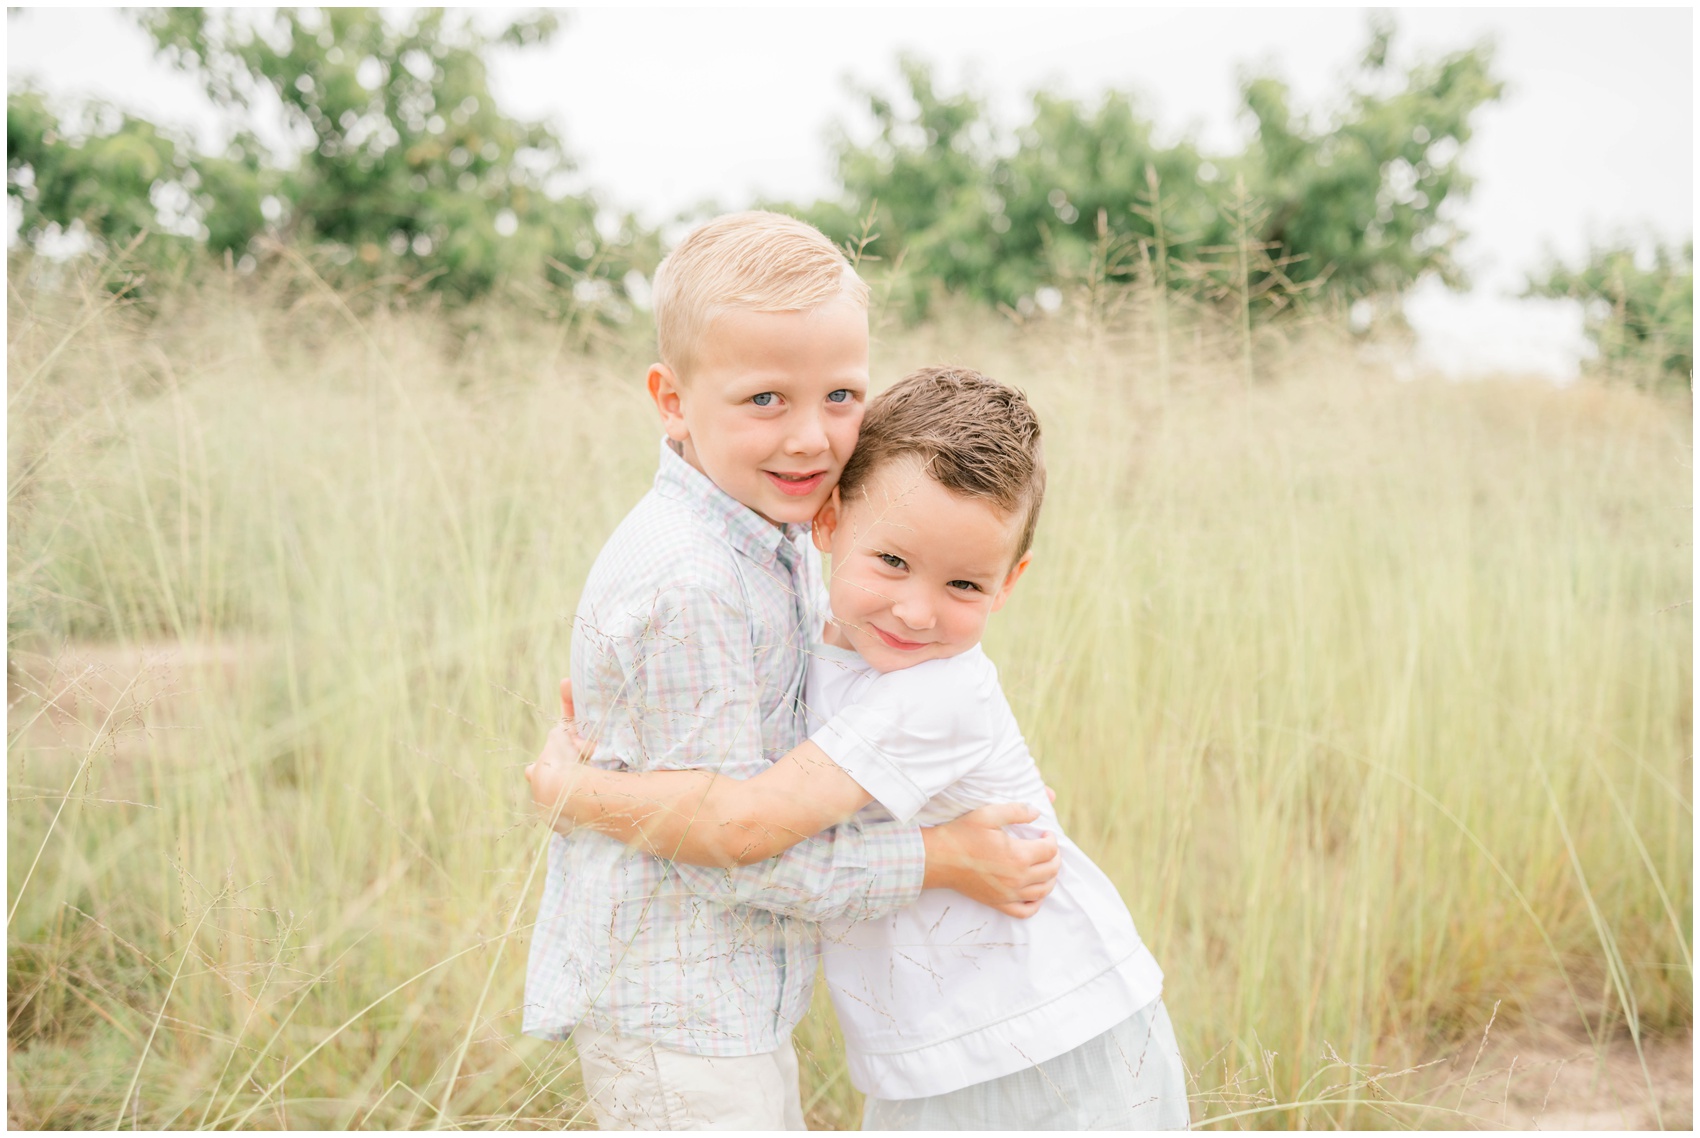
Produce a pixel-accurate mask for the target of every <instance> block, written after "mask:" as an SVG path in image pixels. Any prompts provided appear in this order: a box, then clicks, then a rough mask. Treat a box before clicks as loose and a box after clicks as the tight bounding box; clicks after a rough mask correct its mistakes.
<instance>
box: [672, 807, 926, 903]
mask: <svg viewBox="0 0 1700 1138" xmlns="http://www.w3.org/2000/svg"><path fill="white" fill-rule="evenodd" d="M926 862H927V855H926V847H925V846H923V845H922V843H921V830H920V828H919V827H918V826H915V825H913V824H911V823H908V822H893V821H889V820H887V821H879V822H876V821H864V820H862V819H861V817H860V816H858V817H857V818H853V819H851V820H850V821H848V822H843V823H840V824H839V825H837V826H834V827H833V828H832V829H830V830H823V831H822V832H821V833H819V834H816V835H815V836H814V837H812V838H808V839H806V840H804V841H801V842H798V843H797V844H796V845H794V846H792V847H791V848H790V849H788V850H786V851H785V852H784V853H783V854H781V855H780V856H778V857H775V858H769V859H768V860H767V861H763V862H757V863H756V864H755V865H746V866H742V867H740V868H737V869H708V868H705V867H702V866H695V865H683V864H680V863H677V862H675V863H674V865H673V869H674V871H675V872H677V873H678V875H679V878H680V880H681V881H682V882H684V883H685V885H686V886H687V887H688V888H690V889H691V891H692V892H694V893H697V894H698V895H700V896H704V897H707V898H709V899H711V900H713V901H715V902H717V903H719V904H723V905H748V906H751V907H752V908H756V909H765V910H767V911H768V912H770V913H777V914H779V915H780V916H786V917H798V918H800V919H802V920H806V921H826V920H834V919H845V920H852V921H860V920H868V919H870V918H873V917H879V916H884V915H885V914H886V913H889V912H892V911H893V910H896V909H901V908H903V907H904V906H905V905H912V904H914V903H915V900H916V899H917V898H918V897H920V895H921V881H922V878H923V877H924V876H925V873H926Z"/></svg>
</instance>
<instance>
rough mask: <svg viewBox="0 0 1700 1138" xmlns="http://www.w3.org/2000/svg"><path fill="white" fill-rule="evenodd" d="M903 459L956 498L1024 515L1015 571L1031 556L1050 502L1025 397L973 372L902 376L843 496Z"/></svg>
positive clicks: (851, 466) (880, 400)
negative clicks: (1042, 512)
mask: <svg viewBox="0 0 1700 1138" xmlns="http://www.w3.org/2000/svg"><path fill="white" fill-rule="evenodd" d="M899 458H918V459H919V460H920V461H921V464H922V467H923V469H925V470H926V472H927V475H928V477H930V478H932V480H933V481H935V482H937V483H938V484H939V485H941V486H943V487H944V488H945V489H947V490H950V491H952V492H953V493H956V494H961V495H963V496H964V497H968V498H980V499H984V500H986V501H989V502H991V503H993V504H994V505H996V506H997V507H998V509H1000V510H1002V511H1003V512H1004V513H1006V514H1011V515H1014V514H1016V513H1017V512H1019V513H1020V515H1021V537H1020V540H1019V542H1018V543H1017V545H1016V549H1015V557H1014V558H1013V559H1012V563H1013V561H1019V560H1021V556H1022V554H1024V553H1026V552H1027V551H1028V550H1029V549H1030V548H1032V546H1033V534H1034V531H1035V530H1036V529H1037V528H1038V526H1039V506H1040V504H1041V503H1042V502H1044V500H1045V451H1044V447H1043V445H1042V443H1041V440H1040V431H1039V416H1038V415H1036V414H1034V413H1033V408H1032V407H1031V406H1030V405H1029V404H1028V402H1027V396H1025V395H1023V394H1022V393H1021V392H1020V391H1017V390H1016V389H1015V388H1013V387H1008V386H1006V385H1004V384H1002V383H999V382H998V381H997V380H995V379H991V378H988V377H987V376H984V375H981V374H980V373H979V372H977V371H974V370H972V369H970V368H960V367H928V368H922V369H921V370H920V371H917V372H914V373H912V374H910V375H906V376H904V377H903V378H902V379H900V380H898V381H897V382H896V383H894V384H892V385H891V386H890V387H888V388H886V389H885V390H884V391H882V392H880V393H879V395H877V396H875V397H874V399H873V400H872V401H871V402H869V404H868V412H867V414H866V415H865V416H864V417H863V419H862V433H861V435H860V436H858V437H857V440H856V449H855V450H854V451H852V452H851V454H850V460H849V461H848V462H846V463H845V464H844V473H843V474H842V475H840V476H839V479H838V490H839V493H840V494H842V495H844V496H845V497H849V496H850V495H851V494H854V493H855V492H856V491H857V490H859V489H861V487H862V486H863V485H864V484H865V483H866V482H867V481H868V479H869V478H871V477H872V476H873V474H874V472H875V471H876V470H878V469H879V468H880V467H882V466H884V465H885V464H886V463H889V462H892V461H894V460H896V459H899Z"/></svg>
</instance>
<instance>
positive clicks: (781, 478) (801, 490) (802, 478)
mask: <svg viewBox="0 0 1700 1138" xmlns="http://www.w3.org/2000/svg"><path fill="white" fill-rule="evenodd" d="M762 473H763V474H765V475H767V478H768V481H770V482H772V483H773V485H774V486H775V487H777V488H778V490H779V492H780V493H781V494H789V495H790V496H791V497H793V498H804V497H807V496H808V495H810V494H813V493H814V492H815V491H816V490H817V489H819V488H820V484H821V482H822V481H824V480H825V479H826V471H824V470H816V471H814V472H812V473H809V474H781V473H779V472H778V471H773V470H764V471H762Z"/></svg>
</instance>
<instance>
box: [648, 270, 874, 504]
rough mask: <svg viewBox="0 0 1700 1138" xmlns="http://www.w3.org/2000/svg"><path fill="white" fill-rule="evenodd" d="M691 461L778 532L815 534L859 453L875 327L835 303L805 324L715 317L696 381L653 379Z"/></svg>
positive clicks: (665, 372) (669, 375)
mask: <svg viewBox="0 0 1700 1138" xmlns="http://www.w3.org/2000/svg"><path fill="white" fill-rule="evenodd" d="M649 392H650V395H651V396H652V397H653V398H654V399H655V405H656V406H657V407H658V408H659V409H660V411H661V421H662V425H663V427H664V428H665V429H666V431H667V436H668V437H669V438H671V439H673V440H675V441H677V442H678V443H680V444H681V448H682V451H683V454H684V458H685V461H687V462H689V463H690V464H691V465H692V466H694V467H696V468H697V469H698V470H700V471H702V472H703V473H704V474H706V475H707V476H708V478H709V480H710V481H712V482H713V483H714V484H715V485H716V486H718V487H720V488H721V489H722V490H724V491H725V492H726V493H728V494H730V495H731V496H732V497H734V498H736V499H737V500H738V501H739V502H742V503H743V504H744V505H746V506H748V507H749V508H750V509H752V510H754V511H755V512H756V513H758V514H760V515H761V516H762V517H764V518H766V519H767V520H768V521H770V522H774V523H776V524H777V523H781V522H806V521H808V520H809V519H810V518H812V517H814V516H815V513H816V512H817V511H818V510H819V509H820V508H821V506H822V505H824V504H825V502H826V499H827V497H828V495H830V494H831V493H832V488H833V487H834V486H835V485H837V484H838V475H839V474H840V473H841V472H842V471H843V470H844V462H845V460H846V459H848V458H849V457H850V451H851V450H852V449H854V447H855V445H856V433H857V431H859V430H860V429H861V426H862V411H863V407H864V404H865V402H866V399H867V395H868V316H867V312H866V311H865V310H863V309H862V308H861V307H860V306H859V305H857V304H856V303H855V302H854V301H851V300H848V299H845V298H838V299H834V300H831V301H828V302H827V303H825V304H823V305H821V306H820V307H819V308H816V309H813V310H811V311H808V312H748V311H740V310H738V309H733V310H731V311H728V312H724V313H722V314H721V315H720V316H718V317H716V318H715V320H714V322H713V323H712V324H710V325H709V327H708V331H707V332H706V334H704V336H703V338H702V340H701V342H700V343H699V344H698V346H697V352H696V356H695V363H694V364H693V366H692V368H691V371H690V375H689V376H688V377H685V378H684V379H683V380H682V381H681V377H679V376H678V375H676V374H674V372H673V370H672V369H671V368H669V367H667V366H666V365H664V364H656V365H655V366H654V367H652V368H650V370H649Z"/></svg>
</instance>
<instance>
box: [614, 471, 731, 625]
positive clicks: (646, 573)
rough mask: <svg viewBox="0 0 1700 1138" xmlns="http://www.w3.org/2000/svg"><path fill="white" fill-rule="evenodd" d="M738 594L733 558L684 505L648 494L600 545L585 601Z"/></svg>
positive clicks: (710, 525) (709, 526)
mask: <svg viewBox="0 0 1700 1138" xmlns="http://www.w3.org/2000/svg"><path fill="white" fill-rule="evenodd" d="M657 589H665V590H669V591H671V590H679V591H694V590H707V591H709V592H715V593H729V592H733V591H737V590H738V589H739V574H738V566H737V555H736V554H735V553H734V551H733V549H732V546H731V545H730V543H729V542H728V541H727V540H726V535H725V534H724V533H720V532H716V529H715V526H714V524H713V522H712V520H711V519H709V518H707V517H705V516H704V515H703V514H702V512H700V511H698V510H694V509H692V508H691V506H690V504H689V503H688V502H684V501H681V500H680V499H678V498H676V497H672V496H669V495H667V494H664V493H661V492H659V491H658V490H656V489H653V488H652V489H651V490H650V491H649V492H648V493H647V494H645V495H644V496H643V498H642V499H640V500H639V502H638V504H637V505H635V506H633V507H632V509H631V512H630V513H628V514H627V515H626V516H625V518H624V519H622V520H621V522H620V524H619V525H618V526H616V527H615V528H614V532H613V533H612V534H610V535H609V536H608V540H607V541H606V542H605V543H603V546H602V551H601V552H600V553H598V554H597V556H596V562H595V564H594V565H593V566H592V567H591V570H590V575H589V576H588V577H587V578H586V579H585V583H584V595H585V596H586V597H587V598H588V597H591V596H593V595H618V594H625V593H637V594H645V593H647V594H653V593H654V592H655V591H656V590H657Z"/></svg>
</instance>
